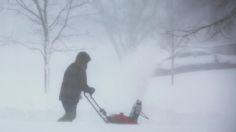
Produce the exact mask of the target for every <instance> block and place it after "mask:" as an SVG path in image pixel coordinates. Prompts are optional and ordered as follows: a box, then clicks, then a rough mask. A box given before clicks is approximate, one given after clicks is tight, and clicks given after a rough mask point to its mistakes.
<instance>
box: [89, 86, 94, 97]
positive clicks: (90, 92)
mask: <svg viewBox="0 0 236 132" xmlns="http://www.w3.org/2000/svg"><path fill="white" fill-rule="evenodd" d="M94 92H95V88H93V87H90V88H89V90H88V93H89V94H90V95H92V94H93V93H94Z"/></svg>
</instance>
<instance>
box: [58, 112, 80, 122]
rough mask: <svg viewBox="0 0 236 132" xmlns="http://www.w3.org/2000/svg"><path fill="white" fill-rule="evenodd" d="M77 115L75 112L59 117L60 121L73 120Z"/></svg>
mask: <svg viewBox="0 0 236 132" xmlns="http://www.w3.org/2000/svg"><path fill="white" fill-rule="evenodd" d="M75 117H76V113H75V112H71V113H66V114H65V115H64V116H62V117H61V118H59V119H58V122H72V121H73V120H74V119H75Z"/></svg>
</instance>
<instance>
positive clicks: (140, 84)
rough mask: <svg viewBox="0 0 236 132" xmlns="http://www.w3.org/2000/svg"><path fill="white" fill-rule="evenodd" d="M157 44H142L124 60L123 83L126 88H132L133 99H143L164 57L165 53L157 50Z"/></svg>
mask: <svg viewBox="0 0 236 132" xmlns="http://www.w3.org/2000/svg"><path fill="white" fill-rule="evenodd" d="M156 51H157V47H155V46H140V47H139V48H138V49H137V51H136V52H133V53H131V54H130V55H129V56H128V57H127V58H126V59H125V60H124V61H123V62H122V64H121V65H122V66H121V67H122V68H121V69H122V71H123V72H122V74H124V75H123V77H124V78H121V81H123V83H122V84H125V86H124V88H125V89H130V90H132V91H130V93H133V94H132V95H130V96H131V97H133V99H134V100H135V99H141V100H142V99H143V97H144V96H145V93H146V91H147V86H148V83H149V80H150V78H151V77H152V75H153V73H154V71H155V70H156V68H157V65H158V63H159V62H160V61H161V60H162V59H163V58H164V56H165V55H164V54H163V53H159V52H156Z"/></svg>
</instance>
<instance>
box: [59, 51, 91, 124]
mask: <svg viewBox="0 0 236 132" xmlns="http://www.w3.org/2000/svg"><path fill="white" fill-rule="evenodd" d="M90 60H91V58H90V56H89V55H88V54H87V53H86V52H80V53H78V55H77V57H76V59H75V62H73V63H72V64H70V65H69V67H68V68H67V69H66V71H65V73H64V77H63V82H62V86H61V91H60V95H59V100H60V101H61V103H62V106H63V108H64V110H65V114H64V115H63V116H62V117H61V118H60V119H58V121H59V122H71V121H73V120H74V119H75V118H76V108H77V104H78V102H79V99H80V98H81V92H87V93H89V94H91V95H92V94H93V93H94V92H95V89H94V88H92V87H89V86H88V84H87V75H86V69H87V64H88V62H89V61H90Z"/></svg>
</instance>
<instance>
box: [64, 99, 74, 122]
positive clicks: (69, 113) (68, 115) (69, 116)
mask: <svg viewBox="0 0 236 132" xmlns="http://www.w3.org/2000/svg"><path fill="white" fill-rule="evenodd" d="M61 102H62V106H63V108H64V110H65V115H64V116H63V117H61V118H60V119H59V121H73V120H74V119H75V118H76V108H77V104H78V101H76V102H75V101H69V100H62V101H61Z"/></svg>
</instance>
